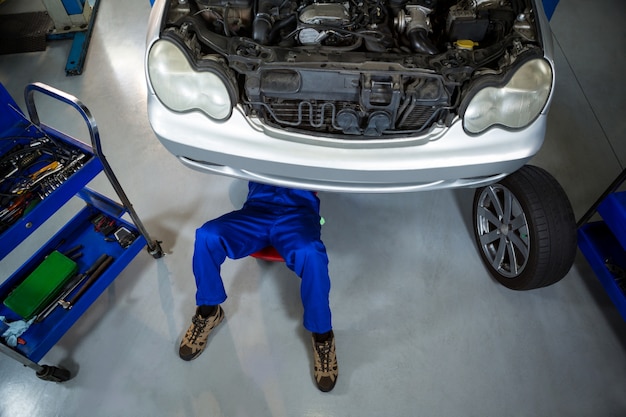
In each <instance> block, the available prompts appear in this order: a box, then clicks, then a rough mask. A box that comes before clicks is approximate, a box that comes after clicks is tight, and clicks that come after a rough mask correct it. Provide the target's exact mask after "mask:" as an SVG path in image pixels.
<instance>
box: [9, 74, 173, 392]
mask: <svg viewBox="0 0 626 417" xmlns="http://www.w3.org/2000/svg"><path fill="white" fill-rule="evenodd" d="M35 92H38V93H43V94H46V95H50V96H51V97H53V98H57V99H59V100H61V101H62V102H65V103H66V104H70V105H72V106H73V107H75V108H76V109H77V110H78V111H79V113H80V114H81V115H82V116H83V118H84V119H85V120H86V121H87V124H88V128H89V131H90V135H91V139H92V146H89V145H87V144H85V143H83V142H81V141H79V140H77V139H74V138H72V137H70V136H67V135H65V134H63V133H61V132H59V131H57V130H55V129H53V128H51V127H49V126H46V125H44V124H41V123H40V122H39V118H38V116H37V112H36V109H35V107H34V101H33V95H34V94H33V93H35ZM25 97H26V102H27V107H28V110H29V115H30V119H31V120H28V119H27V118H26V117H25V116H24V114H22V112H21V111H20V110H19V108H18V107H17V105H16V104H15V102H14V101H13V99H12V98H11V97H10V95H9V94H8V93H7V91H6V90H5V89H4V87H3V86H2V85H1V84H0V157H2V156H3V155H4V154H5V153H6V152H10V151H12V150H15V146H16V144H17V145H20V146H21V145H23V144H26V145H27V144H28V143H29V142H33V141H37V140H40V138H41V136H42V135H46V136H48V137H49V138H50V139H51V140H52V141H54V142H55V143H58V144H59V145H61V146H62V147H66V148H67V149H70V151H71V152H74V151H75V152H78V153H82V154H84V155H85V157H84V158H83V159H82V162H81V164H80V167H78V168H76V169H73V170H72V172H70V173H64V174H63V177H62V181H54V187H53V189H52V187H48V188H47V189H45V190H44V189H39V190H38V193H39V194H38V198H37V199H35V200H37V201H38V202H37V203H36V204H31V205H30V207H29V208H28V210H24V211H23V213H21V216H20V217H19V219H17V220H16V221H14V222H12V223H11V224H10V225H8V226H7V224H6V222H5V224H4V226H3V230H2V232H1V233H0V261H1V260H2V259H3V258H5V257H6V256H7V255H8V254H9V253H10V252H11V251H12V250H13V249H14V248H15V247H16V246H17V245H18V244H20V243H21V242H22V241H24V240H25V239H26V238H27V237H28V236H29V235H31V234H32V233H33V231H34V230H36V229H37V228H38V227H39V226H41V225H42V224H43V223H44V222H46V220H47V219H48V218H49V217H50V216H51V215H52V214H54V213H55V212H56V211H57V210H59V209H60V208H61V207H63V206H64V205H65V203H67V202H68V201H69V200H70V199H73V198H75V197H79V198H80V199H82V200H83V201H84V202H85V205H84V206H83V208H82V209H80V210H79V211H78V213H77V214H75V215H74V217H73V218H72V219H71V220H70V221H68V222H67V223H65V225H63V226H62V227H61V228H60V229H59V230H58V231H57V232H56V234H54V236H53V237H52V238H50V239H49V240H48V241H47V242H46V243H45V244H44V245H43V246H41V247H39V249H38V250H37V251H36V252H35V253H34V254H33V255H32V256H31V257H30V259H28V260H27V261H26V262H25V263H24V264H22V265H21V267H19V268H18V270H17V271H15V272H13V273H12V274H11V275H10V276H8V278H7V276H6V275H8V274H9V273H10V271H5V270H4V269H2V272H1V275H2V276H0V279H2V280H4V281H3V282H2V283H1V284H0V316H5V320H6V322H7V323H11V322H13V321H16V320H23V319H24V318H23V317H21V316H20V315H19V314H17V313H16V312H15V311H13V310H12V309H10V308H9V307H7V306H6V305H5V304H4V301H5V299H6V298H7V296H9V294H11V293H12V291H13V290H14V289H15V288H16V287H18V286H19V285H20V284H21V283H22V282H23V281H24V280H25V279H26V278H27V277H28V276H29V275H30V274H31V273H33V271H35V270H36V269H37V267H38V265H40V264H41V263H42V262H43V261H44V259H46V257H47V256H48V255H50V254H51V253H53V252H55V251H58V252H60V253H69V252H72V251H75V252H74V255H73V256H74V258H73V260H74V262H76V264H77V267H78V272H79V273H84V272H85V271H86V270H87V269H89V267H90V266H91V265H92V264H94V262H96V260H97V259H98V258H99V257H101V256H102V255H103V254H107V255H109V256H111V257H112V258H113V262H112V263H111V264H110V265H109V266H108V267H107V268H106V269H105V270H104V272H103V273H102V274H101V275H100V276H99V277H98V278H97V279H96V280H95V281H93V283H92V284H91V285H90V286H88V287H86V288H87V290H86V291H85V292H84V293H83V294H82V295H81V296H80V298H78V299H77V300H76V302H75V303H74V304H73V305H72V307H71V308H68V309H65V308H62V306H60V305H59V306H57V307H56V308H54V310H52V311H51V312H50V313H49V314H48V315H47V316H46V317H45V318H43V319H42V320H41V321H34V322H33V323H32V324H31V325H30V327H29V328H28V329H27V330H26V332H24V333H23V334H22V335H21V336H20V337H19V339H18V344H17V346H15V347H9V346H7V344H6V341H5V339H4V338H0V351H1V352H2V353H5V354H7V355H9V356H11V357H13V358H14V359H16V360H18V361H20V362H22V363H23V364H24V365H27V366H29V367H31V368H33V369H35V370H36V371H37V376H39V377H40V378H42V379H46V380H53V381H57V382H61V381H64V380H67V379H69V378H70V376H69V372H67V371H65V370H63V369H62V368H57V367H48V366H46V365H44V366H43V367H42V366H39V365H38V364H37V362H38V361H39V360H41V359H42V358H43V357H44V355H45V354H46V353H47V352H48V351H49V350H50V349H51V348H52V347H53V346H54V344H55V343H56V342H57V341H58V340H59V339H60V338H61V337H62V336H63V335H64V334H65V333H66V331H67V330H68V329H69V328H70V327H71V326H72V325H73V324H74V323H75V322H76V321H77V320H78V319H79V318H80V316H81V315H82V314H83V313H84V312H85V311H86V310H87V309H88V307H89V306H90V305H91V304H92V303H93V302H94V301H95V300H96V299H97V298H98V296H99V295H100V294H101V293H102V292H103V291H104V290H105V289H106V288H107V287H108V286H109V285H110V284H111V283H112V282H113V280H114V279H115V278H116V277H117V276H118V275H119V273H120V272H121V271H122V270H123V269H124V268H125V267H126V266H127V265H128V264H129V263H130V262H131V261H132V260H133V258H134V257H135V256H136V255H137V254H138V253H139V252H140V251H141V250H142V248H144V247H145V246H146V244H147V243H148V251H149V252H150V254H151V255H152V256H153V257H155V258H158V257H160V256H162V252H161V250H160V246H159V243H160V242H157V241H151V240H150V239H149V236H148V235H147V233H146V232H145V229H144V228H143V225H142V224H141V222H140V221H139V219H138V218H137V216H136V213H135V212H134V210H133V209H132V206H131V205H130V203H129V202H128V199H127V197H126V195H125V194H124V193H123V190H121V187H120V186H119V183H118V182H117V179H116V178H115V177H114V175H113V174H112V172H111V170H110V167H109V166H108V163H107V162H106V160H105V158H104V156H103V155H102V152H101V149H100V143H99V136H98V133H97V127H96V125H95V121H94V120H93V119H92V118H91V115H90V114H89V112H88V110H87V109H86V107H84V106H83V105H82V103H80V102H79V101H78V100H77V99H75V98H74V97H72V96H69V95H66V94H64V93H62V92H59V91H58V90H55V89H53V88H52V87H48V86H45V85H43V84H31V85H29V86H27V88H26V91H25ZM0 168H2V169H3V172H4V173H6V172H7V171H8V169H7V167H6V166H4V167H0ZM38 169H40V167H39V166H34V167H33V168H32V169H31V170H30V171H26V172H24V175H22V176H21V177H22V178H26V177H29V176H30V175H32V174H33V171H34V172H37V170H38ZM103 170H104V171H105V173H106V174H107V176H108V178H109V180H110V181H111V184H112V185H113V187H114V189H115V191H116V192H117V194H118V196H119V197H120V200H122V201H123V202H125V204H120V203H117V202H115V201H113V200H111V199H109V198H107V197H105V196H104V195H102V194H99V193H97V192H95V191H93V190H91V189H89V188H87V184H88V183H89V182H90V181H91V180H92V179H93V178H94V177H96V175H98V174H99V173H100V172H102V171H103ZM66 174H68V175H66ZM0 178H5V176H4V175H2V176H1V177H0ZM3 182H5V183H6V181H3ZM51 184H52V182H51ZM1 185H2V183H0V186H1ZM4 185H6V184H4ZM44 194H45V195H44ZM42 197H43V198H42ZM5 202H6V199H5ZM3 209H4V207H0V210H3ZM129 217H130V219H131V220H129V219H128V218H129ZM95 219H106V221H107V225H108V226H110V227H109V228H107V229H106V230H103V229H102V228H99V227H98V224H97V223H96V222H95ZM119 227H123V228H125V229H126V230H127V231H128V232H130V236H127V237H129V238H128V240H126V241H124V242H121V241H120V240H119V239H115V238H114V237H113V236H112V233H111V231H112V230H117V229H118V228H119ZM68 256H69V255H68ZM85 282H86V281H85ZM85 282H83V285H84V283H85ZM80 290H81V287H80V286H78V287H77V288H75V289H74V290H73V291H72V292H71V293H70V294H69V295H68V296H67V297H66V298H65V299H66V300H67V299H71V298H72V296H73V295H75V294H76V293H77V292H78V291H80ZM51 297H52V295H51ZM52 298H55V299H56V298H57V294H54V297H52ZM48 305H50V303H49V304H48ZM39 312H40V311H39ZM6 328H7V325H6V324H5V323H2V322H0V335H1V334H2V333H3V332H4V330H5V329H6ZM51 370H52V371H51Z"/></svg>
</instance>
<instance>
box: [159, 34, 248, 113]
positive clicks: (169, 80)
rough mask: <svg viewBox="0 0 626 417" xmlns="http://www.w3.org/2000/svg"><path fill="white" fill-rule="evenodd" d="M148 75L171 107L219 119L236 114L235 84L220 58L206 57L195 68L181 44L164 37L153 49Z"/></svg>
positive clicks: (162, 98)
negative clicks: (194, 111)
mask: <svg viewBox="0 0 626 417" xmlns="http://www.w3.org/2000/svg"><path fill="white" fill-rule="evenodd" d="M148 74H149V77H150V83H151V84H152V88H153V89H154V92H155V93H156V95H157V97H158V98H159V100H161V102H162V103H163V104H164V105H165V106H167V107H169V108H170V109H171V110H174V111H178V112H188V111H192V110H200V111H202V112H204V113H206V115H207V116H209V117H211V118H213V119H215V120H225V119H227V118H229V117H230V115H231V113H232V110H233V106H234V104H235V101H236V97H237V95H236V90H235V84H234V82H233V81H232V77H229V74H228V68H227V67H225V65H223V64H222V63H221V62H220V61H219V60H218V59H216V60H210V59H209V60H204V61H203V62H202V63H201V66H199V67H198V68H193V67H192V66H191V64H190V61H189V59H188V58H187V56H186V55H185V54H184V52H183V51H182V50H181V49H180V48H179V47H178V46H177V45H175V44H174V43H173V42H170V41H167V40H160V41H157V42H155V43H154V45H152V48H151V49H150V54H149V55H148Z"/></svg>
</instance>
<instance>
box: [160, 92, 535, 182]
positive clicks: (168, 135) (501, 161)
mask: <svg viewBox="0 0 626 417" xmlns="http://www.w3.org/2000/svg"><path fill="white" fill-rule="evenodd" d="M148 115H149V119H150V122H151V125H152V129H153V130H154V132H155V133H156V135H157V137H158V138H159V140H160V141H161V143H162V144H163V145H164V146H165V147H166V148H167V150H168V151H169V152H171V153H172V154H174V155H175V156H177V157H178V158H179V159H180V161H181V162H182V163H184V164H185V165H186V166H188V167H190V168H193V169H196V170H200V171H204V172H210V173H216V174H220V175H227V176H231V177H235V178H240V179H245V180H250V181H258V182H265V183H270V184H274V185H278V186H284V187H291V188H305V189H313V190H318V191H330V192H358V193H365V192H370V193H391V192H411V191H422V190H435V189H444V188H459V187H478V186H483V185H486V184H489V183H492V182H495V181H497V180H499V179H500V178H502V177H504V176H506V175H508V174H510V173H512V172H514V171H516V170H517V169H519V168H520V167H521V166H523V165H524V164H525V163H526V162H527V161H528V160H529V159H530V158H532V157H533V156H534V155H535V154H536V153H537V152H538V151H539V149H540V148H541V145H542V143H543V139H544V134H545V127H546V115H545V114H542V115H540V116H539V118H538V119H537V120H535V122H533V123H532V124H531V125H529V126H528V127H527V128H525V129H523V130H521V131H515V132H513V131H507V130H504V129H499V128H492V129H490V130H488V131H487V132H485V133H483V134H481V135H478V136H469V135H467V134H466V133H465V132H464V131H463V128H462V126H461V123H460V121H457V122H456V123H453V124H452V126H451V127H449V128H438V129H435V131H433V132H431V133H430V134H429V135H427V136H425V137H424V136H422V137H416V138H404V139H391V140H390V139H387V140H370V141H337V140H333V139H326V138H319V137H310V136H305V135H298V134H293V133H291V132H287V131H283V130H278V129H271V128H268V127H267V126H263V125H261V124H260V123H258V122H257V121H256V120H255V119H248V118H246V117H244V116H243V114H242V113H241V112H240V111H238V109H235V111H234V112H233V116H232V117H231V118H230V119H229V120H228V121H227V122H224V123H215V122H212V121H210V120H209V119H207V118H206V117H205V116H203V115H202V114H201V113H199V112H191V113H185V114H182V113H176V112H172V111H171V110H169V109H168V108H166V107H165V106H163V104H161V102H160V101H159V100H158V99H157V98H156V96H155V95H154V94H153V93H150V94H149V95H148Z"/></svg>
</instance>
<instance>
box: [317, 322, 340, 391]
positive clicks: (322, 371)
mask: <svg viewBox="0 0 626 417" xmlns="http://www.w3.org/2000/svg"><path fill="white" fill-rule="evenodd" d="M329 333H330V335H329V336H328V337H327V338H325V340H320V338H319V335H317V334H316V333H314V334H313V335H312V337H311V340H312V342H313V361H314V362H315V363H314V370H313V375H314V376H315V383H316V384H317V387H318V388H319V389H320V391H323V392H328V391H330V390H332V389H333V388H334V387H335V383H336V382H337V376H338V375H339V368H338V367H337V355H336V353H335V334H334V333H333V331H332V330H331V331H330V332H329ZM325 335H326V334H325Z"/></svg>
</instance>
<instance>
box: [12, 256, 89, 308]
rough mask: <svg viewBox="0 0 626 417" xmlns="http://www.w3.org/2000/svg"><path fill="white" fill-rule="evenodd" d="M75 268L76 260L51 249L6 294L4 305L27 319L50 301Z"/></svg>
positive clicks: (74, 271) (76, 267)
mask: <svg viewBox="0 0 626 417" xmlns="http://www.w3.org/2000/svg"><path fill="white" fill-rule="evenodd" d="M77 270H78V266H77V265H76V262H74V261H73V260H71V259H69V258H68V257H67V256H65V255H63V254H62V253H60V252H58V251H53V252H52V253H50V254H49V255H48V256H47V257H46V258H45V259H44V260H43V261H42V262H41V263H40V264H39V265H38V266H37V267H36V268H35V270H34V271H33V272H32V273H31V274H30V275H29V276H28V277H26V279H25V280H24V281H22V283H21V284H20V285H18V286H17V287H16V288H15V289H14V290H13V291H12V292H11V293H10V294H9V295H8V296H7V298H6V299H5V300H4V305H5V306H7V307H8V308H10V309H11V310H13V311H14V312H15V313H17V314H18V315H20V316H21V317H22V318H24V319H25V320H28V319H30V318H31V317H33V316H34V315H36V314H37V313H38V312H39V311H41V310H42V309H43V308H44V307H45V306H46V305H48V303H49V302H51V301H52V299H53V298H54V297H55V295H57V293H58V292H59V291H60V290H61V288H62V287H63V284H64V283H65V282H66V281H67V280H68V279H69V278H70V277H71V276H72V275H74V274H75V273H76V271H77Z"/></svg>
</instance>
